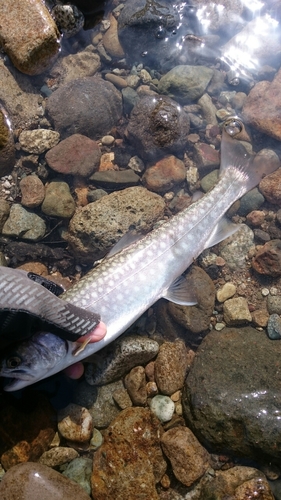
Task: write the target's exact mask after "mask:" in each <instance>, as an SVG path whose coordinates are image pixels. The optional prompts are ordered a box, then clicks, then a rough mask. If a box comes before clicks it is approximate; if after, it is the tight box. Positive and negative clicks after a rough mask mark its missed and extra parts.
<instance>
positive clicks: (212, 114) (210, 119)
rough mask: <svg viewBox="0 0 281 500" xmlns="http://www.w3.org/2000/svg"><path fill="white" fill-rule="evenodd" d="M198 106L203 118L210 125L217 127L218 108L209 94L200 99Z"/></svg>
mask: <svg viewBox="0 0 281 500" xmlns="http://www.w3.org/2000/svg"><path fill="white" fill-rule="evenodd" d="M198 104H199V106H200V107H201V110H202V116H203V118H204V119H205V120H206V122H207V123H208V124H212V125H217V124H218V120H217V117H216V111H217V108H216V107H215V105H214V104H213V101H212V99H211V97H210V96H209V94H203V95H202V97H200V99H198Z"/></svg>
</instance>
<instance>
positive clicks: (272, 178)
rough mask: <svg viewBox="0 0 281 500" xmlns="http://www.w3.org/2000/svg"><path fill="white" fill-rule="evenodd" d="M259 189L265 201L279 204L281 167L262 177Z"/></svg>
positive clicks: (280, 198)
mask: <svg viewBox="0 0 281 500" xmlns="http://www.w3.org/2000/svg"><path fill="white" fill-rule="evenodd" d="M259 189H260V192H261V193H262V194H263V196H264V197H265V198H266V199H267V201H269V202H270V203H274V204H276V205H279V206H281V168H279V169H278V170H276V171H275V172H272V174H269V175H267V176H266V177H264V179H262V180H261V182H260V184H259Z"/></svg>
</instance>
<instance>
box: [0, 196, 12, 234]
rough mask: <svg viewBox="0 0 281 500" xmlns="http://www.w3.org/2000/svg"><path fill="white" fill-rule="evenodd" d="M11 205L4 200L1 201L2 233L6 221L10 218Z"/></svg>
mask: <svg viewBox="0 0 281 500" xmlns="http://www.w3.org/2000/svg"><path fill="white" fill-rule="evenodd" d="M9 213H10V204H9V203H8V202H7V201H6V200H3V199H0V231H2V229H3V226H4V224H5V222H6V220H7V219H8V217H9Z"/></svg>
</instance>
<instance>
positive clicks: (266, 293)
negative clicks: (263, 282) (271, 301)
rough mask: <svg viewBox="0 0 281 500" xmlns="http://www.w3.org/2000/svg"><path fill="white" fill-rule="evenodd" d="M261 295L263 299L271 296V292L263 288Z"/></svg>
mask: <svg viewBox="0 0 281 500" xmlns="http://www.w3.org/2000/svg"><path fill="white" fill-rule="evenodd" d="M261 294H262V296H263V297H267V296H268V295H269V290H268V288H263V289H262V291H261Z"/></svg>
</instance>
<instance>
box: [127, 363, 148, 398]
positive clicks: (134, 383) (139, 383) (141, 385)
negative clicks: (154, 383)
mask: <svg viewBox="0 0 281 500" xmlns="http://www.w3.org/2000/svg"><path fill="white" fill-rule="evenodd" d="M124 384H125V387H126V389H127V391H128V393H129V396H130V398H131V400H132V402H133V404H134V405H135V406H145V404H146V400H147V392H146V379H145V370H144V368H143V366H136V367H135V368H132V370H131V371H130V373H128V375H126V377H125V380H124Z"/></svg>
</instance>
